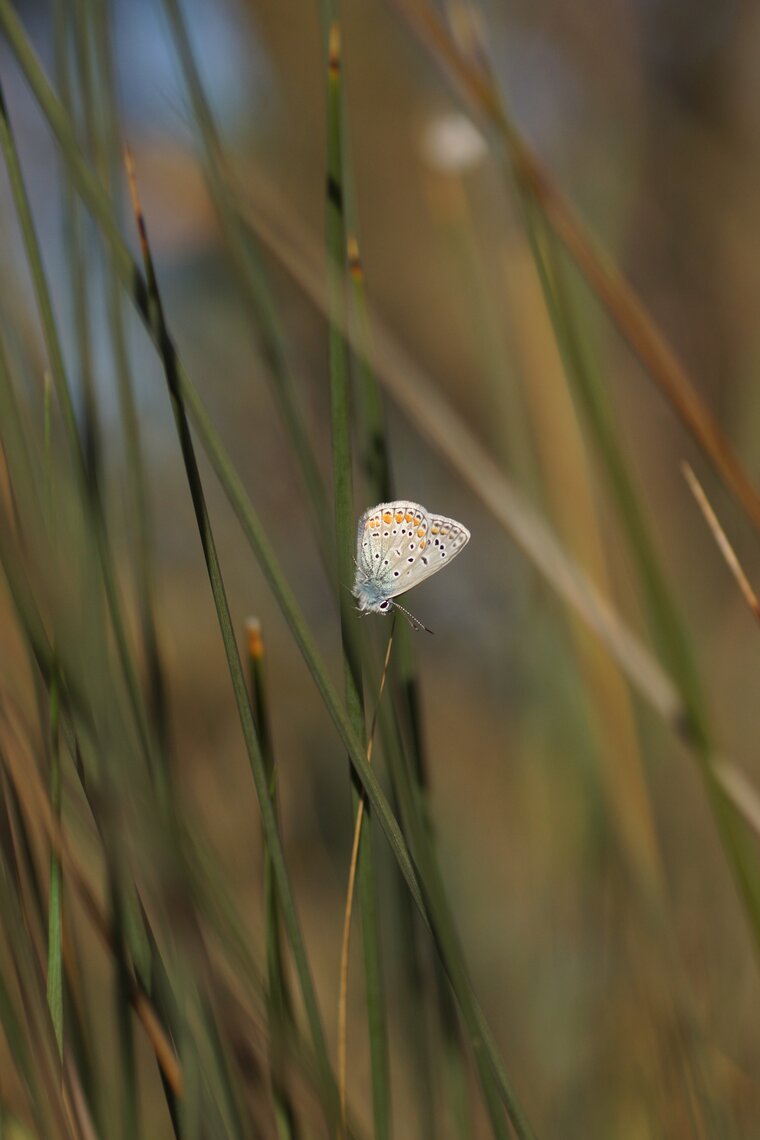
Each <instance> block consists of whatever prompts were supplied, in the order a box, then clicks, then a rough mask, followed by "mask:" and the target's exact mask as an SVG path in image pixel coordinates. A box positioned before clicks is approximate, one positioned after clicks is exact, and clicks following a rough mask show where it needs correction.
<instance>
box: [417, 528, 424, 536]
mask: <svg viewBox="0 0 760 1140" xmlns="http://www.w3.org/2000/svg"><path fill="white" fill-rule="evenodd" d="M424 533H425V528H424V526H421V527H420V529H419V530H418V531H417V538H422V536H423V535H424Z"/></svg>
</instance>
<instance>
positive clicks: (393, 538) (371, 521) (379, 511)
mask: <svg viewBox="0 0 760 1140" xmlns="http://www.w3.org/2000/svg"><path fill="white" fill-rule="evenodd" d="M427 517H428V516H427V512H426V510H425V508H424V507H421V506H420V504H419V503H411V502H409V501H407V500H406V499H401V500H398V501H396V502H393V503H379V504H378V505H377V506H376V507H372V508H371V509H370V510H368V511H365V512H364V514H363V515H362V517H361V518H360V519H359V528H358V531H357V537H356V566H357V575H358V576H361V577H362V578H364V579H370V580H372V581H374V582H377V583H378V584H381V585H382V587H383V592H384V593H385V592H386V587H388V588H389V589H392V587H393V584H394V583H395V582H396V581H398V580H399V579H400V577H401V569H400V564H401V560H402V557H403V551H404V550H405V549H406V548H407V547H408V546H409V545H410V544H411V546H412V547H413V549H414V550H417V549H419V542H420V541H421V540H422V539H424V535H425V532H426V530H427V527H428V525H429V524H428V521H427ZM418 531H421V534H418V533H417V532H418ZM408 554H409V551H407V557H408ZM397 571H398V572H397ZM407 588H408V587H406V586H403V587H401V588H400V589H398V590H394V591H393V593H401V590H402V589H407ZM392 596H393V595H392V593H390V592H389V593H387V597H392Z"/></svg>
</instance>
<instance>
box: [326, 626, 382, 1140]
mask: <svg viewBox="0 0 760 1140" xmlns="http://www.w3.org/2000/svg"><path fill="white" fill-rule="evenodd" d="M395 626H396V616H395V614H394V617H393V625H392V626H391V632H390V636H389V638H388V647H387V649H386V651H385V661H384V662H383V672H382V676H381V678H380V688H379V690H378V694H377V705H376V706H375V712H374V714H373V717H372V725H371V727H370V732H369V739H368V741H367V763H368V764H371V763H372V749H373V747H374V743H375V729H376V727H377V710H378V707H379V705H380V701H381V700H382V698H383V690H384V688H385V679H386V677H387V675H388V666H389V664H390V659H391V650H392V649H393V634H394V632H395ZM364 805H365V797H364V796H363V795H362V796H361V797H360V798H359V806H358V807H357V809H356V822H355V823H354V838H353V842H352V844H351V861H350V863H349V865H348V885H347V887H346V903H345V906H344V908H343V934H342V937H341V943H340V974H339V982H338V1099H339V1101H340V1116H341V1124H342V1126H343V1131H344V1132H345V1130H346V1121H347V1115H346V1111H347V1093H346V1067H347V1066H346V1058H347V1051H346V1044H347V1040H348V1032H347V1013H348V968H349V962H350V954H349V951H350V948H351V916H352V914H353V909H354V885H355V882H356V867H357V864H358V862H359V842H360V840H361V833H362V821H363V820H364Z"/></svg>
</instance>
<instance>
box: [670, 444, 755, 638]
mask: <svg viewBox="0 0 760 1140" xmlns="http://www.w3.org/2000/svg"><path fill="white" fill-rule="evenodd" d="M681 471H682V473H683V477H684V479H685V480H686V482H687V483H688V485H689V490H690V491H691V493H692V495H693V496H694V498H695V499H696V501H697V506H698V507H699V509H700V511H701V512H702V515H703V517H704V520H705V522H706V523H707V525H708V527H709V528H710V532H711V534H712V536H713V538H714V539H715V544H716V546H717V547H718V550H719V551H720V552H721V554H722V555H723V561H724V562H725V563H726V566H728V569H729V570H730V571H731V574H732V575H733V578H734V581H735V582H736V584H737V586H738V587H739V592H740V593H741V595H742V597H743V598H744V600H745V602H746V603H747V605H748V606H749V608H750V611H751V613H752V615H753V617H754V618H755V619H756V620H757V621H760V601H758V599H757V594H756V593H755V591H754V590H753V589H752V586H751V585H750V583H749V578H748V577H747V575H746V574H745V573H744V568H743V567H742V564H741V562H740V561H739V559H738V557H737V555H736V551H735V550H734V548H733V546H732V545H731V543H730V542H729V541H728V537H727V535H726V532H725V531H724V529H723V527H722V526H721V525H720V522H719V521H718V516H717V515H716V514H715V511H714V510H713V508H712V506H711V505H710V500H709V499H708V498H707V495H706V494H705V492H704V488H703V487H702V484H701V483H700V482H699V480H698V479H697V477H696V475H695V474H694V472H693V470H692V468H691V466H690V464H688V463H682V464H681Z"/></svg>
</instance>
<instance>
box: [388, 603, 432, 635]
mask: <svg viewBox="0 0 760 1140" xmlns="http://www.w3.org/2000/svg"><path fill="white" fill-rule="evenodd" d="M391 605H392V606H395V607H396V609H397V610H401V612H402V614H404V616H405V617H406V620H407V621H408V622H409V625H410V626H411V627H412V629H414V630H417V629H424V630H425V633H433V632H434V631H433V630H432V629H428V627H427V626H426V625H425V624H424V623H423V622H421V621H420V619H419V618H416V617H415V616H414V614H410V613H409V610H405V609H404V607H403V606H402V605H400V604H399V603H398V602H394V601H393V600H392V599H391Z"/></svg>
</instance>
